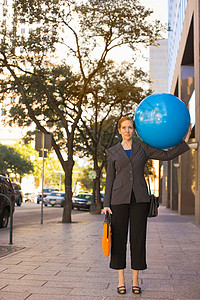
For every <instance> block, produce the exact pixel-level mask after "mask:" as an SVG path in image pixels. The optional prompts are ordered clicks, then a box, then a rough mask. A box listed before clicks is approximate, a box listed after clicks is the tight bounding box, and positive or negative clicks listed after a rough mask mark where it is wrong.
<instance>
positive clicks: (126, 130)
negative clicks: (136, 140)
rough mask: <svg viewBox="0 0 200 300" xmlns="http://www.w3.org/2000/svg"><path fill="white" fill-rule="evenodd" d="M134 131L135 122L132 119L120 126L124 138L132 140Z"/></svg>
mask: <svg viewBox="0 0 200 300" xmlns="http://www.w3.org/2000/svg"><path fill="white" fill-rule="evenodd" d="M133 131H134V129H133V122H132V121H130V120H126V121H124V122H122V124H121V127H120V128H119V133H120V134H121V136H122V139H123V140H131V139H132V135H133Z"/></svg>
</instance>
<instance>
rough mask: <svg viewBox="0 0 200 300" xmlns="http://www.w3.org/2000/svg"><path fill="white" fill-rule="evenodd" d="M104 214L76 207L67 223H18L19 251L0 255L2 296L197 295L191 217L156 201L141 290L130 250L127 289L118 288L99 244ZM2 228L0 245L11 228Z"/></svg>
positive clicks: (198, 259)
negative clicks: (134, 281) (134, 283)
mask: <svg viewBox="0 0 200 300" xmlns="http://www.w3.org/2000/svg"><path fill="white" fill-rule="evenodd" d="M103 219H104V217H103V216H102V215H91V214H90V213H85V214H81V213H80V214H77V215H76V216H74V218H73V223H71V224H62V223H61V220H53V222H48V223H46V224H43V225H40V224H39V225H34V226H30V227H27V228H26V230H24V228H16V229H15V230H14V235H13V243H14V244H13V246H14V247H19V248H17V250H18V251H16V252H14V253H11V254H9V255H6V256H4V257H2V258H0V300H4V299H6V300H18V299H19V300H25V299H28V300H54V299H55V300H63V299H71V300H73V299H74V300H75V299H76V300H81V299H85V300H86V299H87V300H100V299H102V300H103V299H108V300H111V299H122V298H123V299H148V300H150V299H151V300H155V299H174V300H175V299H176V300H178V299H187V300H192V299H200V227H199V226H196V225H194V223H193V221H192V219H191V218H190V217H187V216H178V215H177V214H175V213H173V212H170V211H169V210H167V209H165V208H164V207H160V211H159V216H158V217H157V218H155V219H149V222H148V237H147V263H148V269H147V270H145V271H142V272H141V273H140V284H141V287H142V295H140V296H135V295H133V294H132V292H131V270H130V258H129V251H128V261H127V269H126V272H125V275H126V287H127V294H126V295H118V294H117V291H116V289H117V272H116V271H114V270H111V269H109V268H108V263H109V259H108V258H105V257H104V256H103V254H102V250H101V234H102V224H103ZM0 234H1V236H0V246H3V245H4V246H8V241H9V231H8V230H3V231H1V232H0ZM20 248H21V250H19V249H20ZM128 250H129V247H128Z"/></svg>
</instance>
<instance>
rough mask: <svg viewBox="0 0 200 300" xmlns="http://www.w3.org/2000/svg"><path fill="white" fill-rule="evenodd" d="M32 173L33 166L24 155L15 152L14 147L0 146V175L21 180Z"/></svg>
mask: <svg viewBox="0 0 200 300" xmlns="http://www.w3.org/2000/svg"><path fill="white" fill-rule="evenodd" d="M31 172H33V164H32V162H31V161H30V160H29V159H28V158H27V156H26V155H23V154H22V153H20V151H17V149H16V148H15V147H11V146H6V145H1V144H0V173H1V174H6V175H8V176H9V175H11V174H12V173H13V174H15V177H18V176H19V177H20V179H21V178H22V176H23V175H25V174H30V173H31Z"/></svg>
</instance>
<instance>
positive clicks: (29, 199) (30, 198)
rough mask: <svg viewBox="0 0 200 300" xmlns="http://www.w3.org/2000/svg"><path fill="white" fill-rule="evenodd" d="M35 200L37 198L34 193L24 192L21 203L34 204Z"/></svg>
mask: <svg viewBox="0 0 200 300" xmlns="http://www.w3.org/2000/svg"><path fill="white" fill-rule="evenodd" d="M36 198H37V195H36V193H34V192H26V193H24V197H23V201H24V202H26V203H27V202H28V203H30V202H32V203H36Z"/></svg>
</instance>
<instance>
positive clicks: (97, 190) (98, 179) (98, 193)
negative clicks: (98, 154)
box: [96, 171, 102, 214]
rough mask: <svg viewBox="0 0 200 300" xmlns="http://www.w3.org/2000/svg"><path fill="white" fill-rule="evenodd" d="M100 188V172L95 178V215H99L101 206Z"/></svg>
mask: <svg viewBox="0 0 200 300" xmlns="http://www.w3.org/2000/svg"><path fill="white" fill-rule="evenodd" d="M100 191H101V188H100V172H99V171H98V172H97V177H96V195H97V207H96V214H100V213H101V209H102V204H101V194H100Z"/></svg>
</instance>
